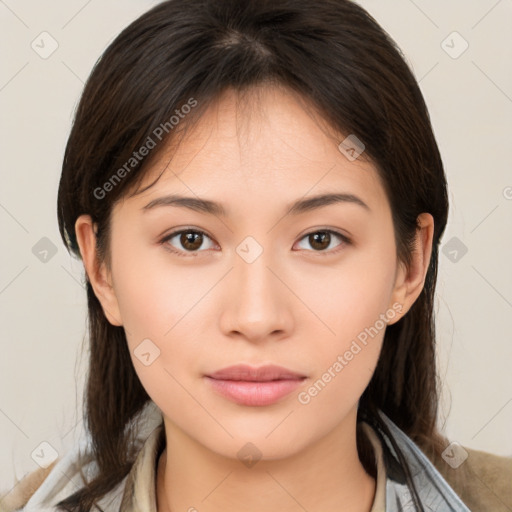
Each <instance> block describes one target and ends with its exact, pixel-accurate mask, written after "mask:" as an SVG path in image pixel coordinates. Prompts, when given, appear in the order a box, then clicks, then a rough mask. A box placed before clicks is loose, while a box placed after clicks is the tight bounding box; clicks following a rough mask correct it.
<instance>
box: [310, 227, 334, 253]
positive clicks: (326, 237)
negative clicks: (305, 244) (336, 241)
mask: <svg viewBox="0 0 512 512" xmlns="http://www.w3.org/2000/svg"><path fill="white" fill-rule="evenodd" d="M312 236H313V243H312V244H311V245H312V247H315V246H317V244H318V243H319V244H320V247H318V246H317V248H320V249H325V248H326V247H329V241H330V234H329V233H326V232H325V231H320V232H318V233H314V234H313V235H312ZM319 239H320V240H319ZM322 240H323V242H324V243H322ZM325 241H327V245H326V244H325Z"/></svg>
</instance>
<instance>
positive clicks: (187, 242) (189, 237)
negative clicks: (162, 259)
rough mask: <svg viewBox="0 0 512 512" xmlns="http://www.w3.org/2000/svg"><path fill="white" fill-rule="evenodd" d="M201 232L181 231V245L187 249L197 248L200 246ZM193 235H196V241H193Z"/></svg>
mask: <svg viewBox="0 0 512 512" xmlns="http://www.w3.org/2000/svg"><path fill="white" fill-rule="evenodd" d="M201 236H202V235H201V234H200V233H191V232H190V231H189V232H188V233H183V234H182V235H181V243H182V244H183V247H186V248H187V249H190V250H193V249H199V247H201V242H202V240H201ZM194 237H196V242H195V243H194V240H193V239H194ZM197 240H199V243H197Z"/></svg>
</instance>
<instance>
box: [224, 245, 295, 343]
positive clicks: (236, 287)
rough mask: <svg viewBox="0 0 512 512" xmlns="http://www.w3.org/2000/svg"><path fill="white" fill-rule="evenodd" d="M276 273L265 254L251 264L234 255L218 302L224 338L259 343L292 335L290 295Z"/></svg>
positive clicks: (281, 276) (282, 279)
mask: <svg viewBox="0 0 512 512" xmlns="http://www.w3.org/2000/svg"><path fill="white" fill-rule="evenodd" d="M280 274H282V271H280V270H279V268H278V266H276V265H275V264H273V262H272V261H270V258H267V252H266V251H263V253H262V254H261V255H260V256H259V257H258V258H257V259H256V260H255V261H252V262H251V263H248V262H247V261H245V260H244V259H243V258H241V257H239V256H238V255H235V262H234V268H233V270H232V271H231V272H230V273H229V275H228V276H227V277H226V278H227V285H226V287H225V294H224V295H223V297H222V300H221V303H220V304H221V308H222V310H221V313H220V317H219V318H220V328H221V331H222V332H223V333H224V334H225V335H226V336H228V337H232V338H236V337H238V338H245V339H246V340H248V341H250V342H262V341H265V340H267V339H273V340H277V339H283V338H286V337H289V336H290V335H291V334H292V329H293V325H294V321H293V314H292V309H291V308H292V305H293V293H292V292H291V291H290V290H289V289H288V288H287V286H286V285H285V284H284V282H286V279H285V277H284V276H283V275H280ZM283 281H284V282H283Z"/></svg>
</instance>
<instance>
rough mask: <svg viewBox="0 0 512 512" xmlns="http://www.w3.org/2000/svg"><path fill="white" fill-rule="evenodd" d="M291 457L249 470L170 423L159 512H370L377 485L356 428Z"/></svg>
mask: <svg viewBox="0 0 512 512" xmlns="http://www.w3.org/2000/svg"><path fill="white" fill-rule="evenodd" d="M348 420H349V418H347V421H346V422H344V423H343V425H339V427H337V428H336V429H335V430H333V431H332V432H330V433H328V434H327V435H326V436H324V437H323V438H321V439H320V440H318V441H317V442H316V443H315V444H314V445H310V446H308V447H307V448H306V449H304V450H302V451H300V452H297V453H295V454H293V455H291V456H289V457H286V458H282V459H274V460H265V459H264V458H262V459H261V460H259V461H258V462H257V463H256V464H254V465H253V466H251V467H247V466H245V465H244V464H241V463H240V461H239V460H238V459H233V458H229V457H224V456H222V455H219V454H218V453H215V452H213V451H211V450H209V449H208V448H207V447H205V446H203V445H201V444H199V443H197V442H196V441H195V440H194V439H192V438H190V437H189V436H187V435H186V434H185V433H184V432H183V431H182V430H180V429H179V428H178V427H176V426H175V425H173V424H171V423H167V421H166V423H165V427H166V439H167V446H166V448H165V449H164V451H163V452H162V454H161V456H160V458H159V463H158V471H157V509H158V512H176V511H189V512H196V511H197V512H221V511H222V512H224V511H229V510H238V511H243V512H260V511H261V510H279V511H281V512H292V511H293V512H299V511H304V510H322V511H323V512H369V511H370V510H371V507H372V503H373V500H374V496H375V480H374V479H373V478H372V477H371V476H370V475H368V474H367V473H366V471H365V470H364V467H363V465H362V464H361V461H360V460H359V457H358V453H357V446H356V428H355V427H356V424H355V415H354V416H353V417H352V418H350V420H351V421H348Z"/></svg>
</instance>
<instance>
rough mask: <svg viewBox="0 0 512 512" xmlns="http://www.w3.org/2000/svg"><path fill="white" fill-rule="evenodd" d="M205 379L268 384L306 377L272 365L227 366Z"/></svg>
mask: <svg viewBox="0 0 512 512" xmlns="http://www.w3.org/2000/svg"><path fill="white" fill-rule="evenodd" d="M207 377H211V378H212V379H216V380H242V381H252V382H268V381H271V380H285V379H286V380H299V379H303V378H305V377H306V375H302V374H300V373H297V372H294V371H292V370H289V369H288V368H284V367H282V366H277V365H274V364H271V365H265V366H260V367H258V368H255V367H254V366H249V365H245V364H238V365H235V366H228V367H227V368H223V369H221V370H218V371H216V372H214V373H210V374H208V375H207Z"/></svg>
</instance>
